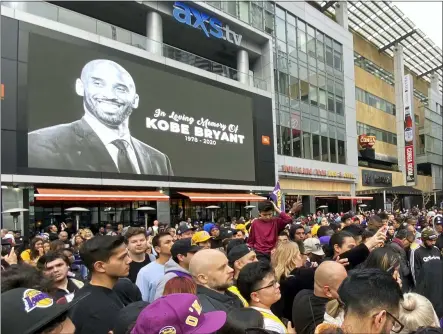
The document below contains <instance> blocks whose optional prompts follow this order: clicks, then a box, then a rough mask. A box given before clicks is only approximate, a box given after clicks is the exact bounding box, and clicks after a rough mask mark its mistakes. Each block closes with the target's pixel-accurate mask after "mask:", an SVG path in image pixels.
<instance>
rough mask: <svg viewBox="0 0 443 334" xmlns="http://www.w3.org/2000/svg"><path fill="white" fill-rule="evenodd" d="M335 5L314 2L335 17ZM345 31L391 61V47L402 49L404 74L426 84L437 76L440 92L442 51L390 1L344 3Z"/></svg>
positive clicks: (325, 2) (332, 2)
mask: <svg viewBox="0 0 443 334" xmlns="http://www.w3.org/2000/svg"><path fill="white" fill-rule="evenodd" d="M335 2H336V1H316V3H317V4H318V5H320V7H321V8H320V10H321V11H327V12H329V13H331V14H333V15H335V8H334V6H333V4H334V3H335ZM348 20H349V28H350V30H351V31H352V32H356V33H358V34H360V35H361V36H363V37H364V38H365V39H367V40H368V41H370V42H371V43H373V44H374V45H376V46H377V48H378V49H379V51H380V52H386V53H387V54H389V55H390V56H391V57H392V56H393V55H394V54H393V48H394V45H395V44H396V43H397V42H398V43H399V44H400V45H402V46H403V51H404V62H405V66H406V67H407V68H408V70H409V71H410V72H412V73H414V74H416V75H417V76H419V77H423V78H424V79H425V80H426V81H428V82H430V78H431V75H432V73H433V72H435V73H437V76H438V80H439V88H440V92H442V91H443V89H442V72H443V69H442V50H441V48H440V47H438V46H437V45H435V43H434V42H433V41H432V40H431V39H430V38H429V37H427V36H426V35H425V33H423V32H422V31H421V30H420V29H419V28H417V27H416V26H415V24H414V23H413V22H412V21H411V20H410V19H409V18H407V17H406V15H405V14H404V13H403V12H402V11H401V10H400V9H398V8H397V7H396V6H395V5H394V4H393V3H392V2H391V1H381V2H372V1H371V2H369V1H348Z"/></svg>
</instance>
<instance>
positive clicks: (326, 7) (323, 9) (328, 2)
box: [320, 1, 337, 13]
mask: <svg viewBox="0 0 443 334" xmlns="http://www.w3.org/2000/svg"><path fill="white" fill-rule="evenodd" d="M336 2H337V1H327V2H326V4H325V5H323V6H322V7H321V8H320V11H321V12H322V13H323V12H324V11H325V10H327V9H328V8H329V7H331V6H333V5H334V4H335V3H336Z"/></svg>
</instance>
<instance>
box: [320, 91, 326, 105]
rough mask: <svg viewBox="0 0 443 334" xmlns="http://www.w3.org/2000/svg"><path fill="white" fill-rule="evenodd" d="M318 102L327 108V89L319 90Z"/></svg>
mask: <svg viewBox="0 0 443 334" xmlns="http://www.w3.org/2000/svg"><path fill="white" fill-rule="evenodd" d="M318 104H319V106H320V107H321V108H326V91H324V90H323V89H319V90H318Z"/></svg>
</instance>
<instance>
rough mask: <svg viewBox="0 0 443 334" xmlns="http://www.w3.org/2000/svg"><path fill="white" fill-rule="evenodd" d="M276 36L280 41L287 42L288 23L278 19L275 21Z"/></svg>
mask: <svg viewBox="0 0 443 334" xmlns="http://www.w3.org/2000/svg"><path fill="white" fill-rule="evenodd" d="M275 35H276V36H277V38H278V39H279V40H281V41H284V42H286V23H285V21H284V20H282V19H280V18H278V17H277V18H276V19H275Z"/></svg>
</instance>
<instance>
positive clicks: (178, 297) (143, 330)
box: [131, 293, 226, 334]
mask: <svg viewBox="0 0 443 334" xmlns="http://www.w3.org/2000/svg"><path fill="white" fill-rule="evenodd" d="M225 322H226V313H225V312H224V311H214V312H207V313H203V311H202V306H201V304H200V301H199V300H198V298H197V296H195V295H193V294H189V293H179V294H177V293H176V294H171V295H167V296H163V297H161V298H159V299H157V300H156V301H155V302H153V303H152V304H150V305H149V306H147V307H145V308H144V309H143V311H141V313H140V315H139V316H138V318H137V322H136V323H135V326H134V328H133V329H132V331H131V334H151V333H152V334H154V333H155V334H170V333H180V334H194V333H214V332H216V331H218V330H219V329H220V328H221V327H223V325H224V324H225Z"/></svg>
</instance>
